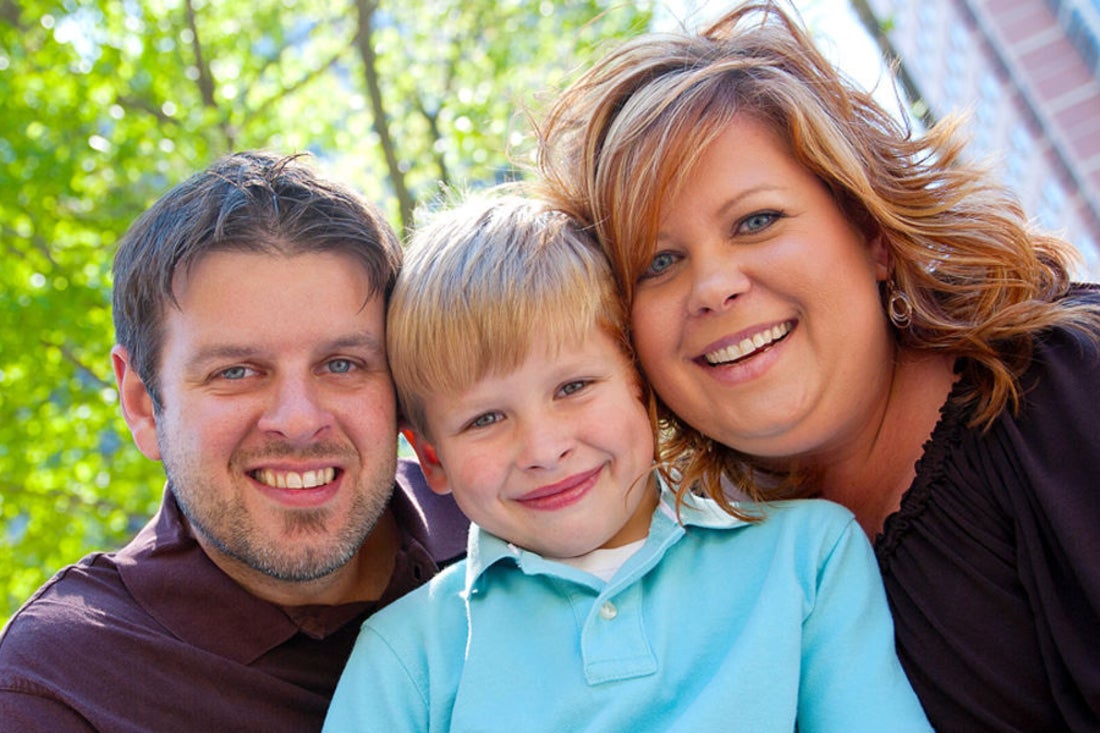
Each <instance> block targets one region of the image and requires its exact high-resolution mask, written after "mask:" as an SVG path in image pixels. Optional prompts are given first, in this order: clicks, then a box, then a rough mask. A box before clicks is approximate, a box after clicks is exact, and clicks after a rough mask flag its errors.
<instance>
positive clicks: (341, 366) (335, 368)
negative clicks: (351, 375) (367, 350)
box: [328, 359, 354, 374]
mask: <svg viewBox="0 0 1100 733" xmlns="http://www.w3.org/2000/svg"><path fill="white" fill-rule="evenodd" d="M353 367H354V364H352V363H351V361H350V360H349V359H333V360H332V361H330V362H329V363H328V368H329V371H331V372H335V373H336V374H347V373H348V372H350V371H351V370H352V368H353Z"/></svg>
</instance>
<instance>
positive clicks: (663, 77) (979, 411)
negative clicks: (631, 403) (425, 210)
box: [540, 3, 1100, 731]
mask: <svg viewBox="0 0 1100 733" xmlns="http://www.w3.org/2000/svg"><path fill="white" fill-rule="evenodd" d="M541 133H542V149H541V152H540V166H541V168H542V173H543V176H544V182H545V183H546V185H547V187H548V188H549V189H550V192H551V194H552V195H553V196H555V197H556V198H557V200H558V202H559V203H560V204H561V205H562V206H563V207H565V208H568V209H570V210H571V211H572V212H573V213H574V214H576V215H578V216H580V217H582V218H584V219H586V220H587V221H589V222H590V223H591V224H592V226H593V227H594V228H595V230H596V232H597V233H598V235H599V237H600V240H601V242H602V245H603V247H604V249H605V250H606V252H607V254H608V256H609V258H610V259H611V261H612V263H613V266H614V268H615V271H616V276H617V278H618V280H619V284H620V286H621V288H622V291H623V294H624V297H625V298H626V299H627V302H628V304H629V307H630V310H631V320H632V328H633V338H634V340H635V345H636V347H637V352H638V358H639V360H640V362H641V366H642V368H643V370H644V371H645V373H646V375H647V377H648V378H649V379H650V381H651V382H652V384H653V386H654V389H655V390H656V392H657V394H658V397H659V404H658V405H657V409H658V410H659V415H660V417H661V419H662V421H663V423H664V427H665V428H666V434H667V435H668V436H669V440H668V441H667V443H666V444H665V445H664V446H663V448H664V453H665V455H666V456H667V457H670V460H671V457H673V456H678V457H680V458H679V461H678V462H677V465H678V468H679V470H680V471H682V472H683V473H684V475H685V478H686V479H687V481H685V483H688V482H694V483H695V485H697V486H699V487H701V489H702V490H704V491H706V492H707V493H708V494H710V495H711V496H713V497H714V498H716V499H718V500H719V501H725V502H727V504H728V502H729V499H728V498H727V491H725V490H724V488H723V487H728V486H729V485H733V486H737V487H739V488H740V489H741V490H743V491H744V492H746V493H747V494H749V495H750V496H754V497H757V496H759V497H776V496H781V495H812V494H816V495H820V496H824V497H826V498H829V499H833V500H835V501H838V502H840V503H842V504H844V505H846V506H847V507H848V508H850V509H851V510H852V511H853V512H854V513H855V514H856V516H857V518H858V519H859V521H860V523H861V524H862V526H863V527H864V529H865V531H866V532H867V533H868V535H869V536H870V537H871V538H872V539H873V540H874V543H875V550H876V553H877V555H878V558H879V563H880V566H881V568H882V570H883V574H884V579H885V583H886V589H887V594H888V596H889V599H890V603H891V607H892V609H893V612H894V619H895V629H896V635H897V642H898V647H899V653H900V655H901V658H902V661H903V663H904V664H905V667H906V670H907V672H908V673H909V676H910V679H911V681H912V682H913V685H914V687H915V688H916V690H917V693H918V694H919V695H920V696H921V700H922V702H923V704H924V706H925V709H926V711H927V712H928V714H929V717H930V718H931V720H932V722H933V724H934V725H936V726H937V727H938V728H939V729H941V730H950V731H978V730H983V731H984V730H1026V731H1045V730H1067V729H1068V730H1095V729H1100V653H1098V651H1097V649H1098V647H1097V642H1096V641H1095V640H1096V639H1097V638H1100V490H1098V489H1097V486H1098V485H1100V444H1098V443H1097V441H1096V437H1095V436H1096V434H1097V432H1098V430H1100V418H1098V417H1096V416H1095V415H1094V410H1093V409H1091V407H1092V405H1093V404H1094V401H1095V398H1094V397H1092V396H1091V395H1092V394H1093V390H1094V389H1095V388H1096V385H1097V384H1100V349H1098V347H1097V343H1098V336H1097V334H1098V333H1100V289H1098V288H1097V287H1096V286H1081V285H1073V284H1072V283H1071V281H1070V269H1071V266H1072V264H1073V256H1074V255H1073V250H1072V248H1071V247H1070V246H1069V245H1068V244H1066V243H1065V242H1063V241H1061V240H1058V239H1056V238H1054V237H1051V236H1047V235H1045V234H1041V233H1038V232H1036V231H1033V230H1031V229H1030V228H1029V225H1028V223H1027V220H1026V219H1025V217H1024V215H1023V212H1022V211H1021V210H1020V207H1019V205H1018V204H1017V202H1016V201H1015V199H1014V198H1013V196H1012V195H1011V194H1010V193H1009V192H1008V191H1006V190H1004V189H1003V188H1001V187H1000V186H999V185H997V184H995V183H994V182H992V180H991V179H990V178H988V177H987V175H986V174H985V173H984V172H982V171H980V170H977V169H976V168H975V167H973V166H972V165H970V164H968V163H967V162H965V161H964V160H963V159H962V157H961V152H962V150H961V149H962V143H961V142H960V141H959V139H958V136H957V130H956V125H955V124H953V123H944V124H941V125H940V126H937V127H936V128H934V129H933V130H931V131H929V132H928V133H927V134H925V135H924V136H922V137H913V136H911V135H910V134H909V132H908V130H905V129H903V128H902V127H901V126H900V125H899V124H898V123H897V122H896V121H895V120H894V119H893V118H891V117H890V116H889V115H888V114H887V113H886V112H885V111H884V110H883V109H882V108H881V107H879V106H878V104H877V103H876V102H874V100H873V99H872V98H871V97H870V96H869V95H867V94H866V93H864V92H862V91H860V90H858V89H856V88H855V87H854V85H852V84H851V83H850V82H849V81H848V80H847V79H846V78H844V77H843V75H842V74H841V73H840V72H839V71H837V70H836V69H835V68H834V67H833V66H831V65H830V64H829V62H827V61H826V60H825V59H824V58H823V57H822V56H821V54H820V52H819V51H818V50H817V49H816V48H815V47H814V45H813V43H812V41H811V40H810V38H809V37H808V35H807V34H806V33H805V31H804V30H803V29H802V28H801V27H800V26H799V25H798V23H797V22H796V21H795V20H794V19H793V18H792V15H791V14H790V13H789V12H785V11H784V10H782V9H781V8H778V7H777V6H776V5H775V4H774V3H756V4H750V5H746V6H743V7H741V8H738V9H736V10H734V11H732V12H731V13H729V14H728V15H727V16H726V17H724V18H723V19H721V20H720V21H718V22H717V23H716V24H715V25H714V26H713V27H711V28H709V29H708V30H706V31H704V32H703V33H701V34H699V35H695V36H692V35H653V36H648V37H643V38H639V39H636V40H635V41H633V42H630V43H627V44H626V45H625V46H623V47H621V48H620V49H617V50H615V51H613V52H612V53H610V54H609V55H608V56H607V57H606V58H605V59H603V60H602V61H601V62H599V63H597V65H596V66H595V67H594V68H593V69H591V70H590V71H589V72H588V73H586V74H585V75H583V76H582V77H581V78H580V79H578V80H577V81H576V82H575V83H574V84H573V85H572V86H571V87H570V88H569V89H567V90H566V91H565V92H564V93H563V94H562V95H561V96H560V97H559V99H558V100H557V101H556V102H555V104H554V105H553V106H552V108H551V110H550V113H549V115H548V117H547V119H546V120H545V123H544V126H543V129H542V131H541ZM727 482H728V483H727Z"/></svg>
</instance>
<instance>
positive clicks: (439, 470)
mask: <svg viewBox="0 0 1100 733" xmlns="http://www.w3.org/2000/svg"><path fill="white" fill-rule="evenodd" d="M401 434H402V435H404V436H405V440H407V441H409V445H411V446H412V449H413V450H414V451H415V452H416V457H417V458H418V459H420V470H421V471H423V472H424V480H425V481H427V482H428V488H430V489H431V490H432V491H434V492H435V493H437V494H449V493H451V482H450V481H448V480H447V470H446V469H445V468H443V464H442V463H440V462H439V456H438V455H437V454H436V452H435V448H434V447H433V446H432V444H431V443H429V442H428V440H427V439H426V438H425V437H424V436H423V435H421V434H420V433H418V432H416V431H415V430H411V429H405V430H402V431H401Z"/></svg>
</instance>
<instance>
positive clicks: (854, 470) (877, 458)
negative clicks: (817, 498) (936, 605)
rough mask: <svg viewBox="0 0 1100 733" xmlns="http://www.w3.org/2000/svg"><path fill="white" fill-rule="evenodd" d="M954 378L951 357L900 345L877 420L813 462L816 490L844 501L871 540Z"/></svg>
mask: <svg viewBox="0 0 1100 733" xmlns="http://www.w3.org/2000/svg"><path fill="white" fill-rule="evenodd" d="M956 378H957V375H956V374H955V371H954V358H953V357H949V356H945V355H941V354H934V355H928V354H922V353H919V352H913V351H899V352H898V356H897V362H896V365H895V368H894V373H893V378H892V380H891V384H890V390H889V392H888V395H887V397H886V404H885V405H884V408H883V410H882V411H881V412H880V415H881V417H880V419H879V420H878V424H877V425H876V426H872V428H871V429H869V430H868V431H866V432H865V433H863V434H862V435H861V436H860V437H859V438H857V439H856V440H855V441H854V442H853V444H851V445H849V446H848V447H847V449H846V450H845V452H844V453H843V454H840V455H836V456H834V457H833V459H832V460H830V461H827V462H825V463H823V464H822V465H820V466H818V467H817V468H818V469H819V471H820V473H819V474H818V478H819V480H820V481H821V496H823V497H824V498H826V499H831V500H832V501H835V502H838V503H840V504H843V505H844V506H846V507H848V508H849V509H850V510H851V511H852V512H853V513H854V514H855V515H856V520H857V521H858V522H859V523H860V526H862V527H863V531H864V532H866V533H867V536H868V537H870V538H871V539H872V540H873V539H874V537H875V536H876V535H877V534H878V533H879V532H881V531H882V527H883V524H884V523H885V522H886V518H887V517H888V516H890V515H891V514H893V513H894V512H895V511H897V510H898V508H899V507H900V506H901V498H902V495H903V494H905V492H906V491H907V490H908V489H909V487H910V485H912V483H913V479H914V478H915V477H916V467H915V464H916V462H917V461H918V460H919V459H920V457H921V455H922V454H923V451H924V444H925V443H926V442H927V441H928V439H929V438H930V437H931V435H932V431H933V430H934V429H935V427H936V423H937V422H938V421H939V417H940V408H941V407H942V406H943V404H944V403H945V402H946V401H947V398H948V396H949V395H950V393H951V388H952V386H953V385H954V383H955V380H956Z"/></svg>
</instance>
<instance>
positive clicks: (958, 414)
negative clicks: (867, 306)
mask: <svg viewBox="0 0 1100 733" xmlns="http://www.w3.org/2000/svg"><path fill="white" fill-rule="evenodd" d="M1084 296H1085V297H1086V298H1087V299H1089V300H1093V301H1095V302H1097V303H1098V304H1100V289H1093V290H1091V291H1085V293H1084ZM1022 385H1023V387H1024V390H1025V393H1024V398H1023V400H1022V403H1021V408H1020V410H1019V412H1017V413H1016V414H1013V413H1012V411H1011V409H1010V410H1008V411H1006V412H1005V413H1004V414H1003V415H1002V416H1001V417H1000V418H998V419H997V421H996V422H995V423H994V424H993V426H992V427H991V428H990V429H989V430H988V431H983V430H981V429H980V428H978V429H975V428H970V427H967V424H966V423H967V418H968V413H967V412H966V411H965V410H964V409H962V408H960V407H959V406H958V405H957V404H956V401H955V400H953V399H949V400H948V402H947V404H946V405H945V406H944V407H943V408H942V410H941V416H940V421H939V423H938V425H937V426H936V428H935V430H934V431H933V433H932V436H931V438H930V440H929V442H928V443H927V444H926V446H925V449H924V455H923V457H922V458H921V460H920V461H919V462H918V463H917V477H916V479H915V480H914V482H913V485H912V486H911V487H910V488H909V490H908V491H907V492H906V494H905V496H904V497H903V498H902V503H901V508H900V510H899V511H898V512H896V513H895V514H893V515H891V516H890V517H889V518H888V519H887V521H886V524H885V528H884V531H883V533H882V534H881V535H880V536H879V537H878V538H877V539H876V542H875V551H876V553H877V555H878V559H879V564H880V566H881V568H882V573H883V579H884V581H885V584H886V592H887V595H888V596H889V599H890V605H891V608H892V610H893V613H894V623H895V629H896V634H897V642H898V653H899V655H900V656H901V660H902V663H903V665H904V666H905V669H906V671H907V672H908V674H909V678H910V680H911V681H912V683H913V687H914V688H915V689H916V691H917V694H918V695H919V696H920V698H921V701H922V702H923V704H924V706H925V710H926V711H927V713H928V716H929V718H930V719H931V721H932V723H933V725H935V726H936V728H937V729H938V730H941V731H965V732H966V733H971V732H973V731H1028V732H1029V733H1035V732H1038V731H1100V411H1098V408H1100V398H1098V396H1097V391H1098V390H1100V347H1098V346H1097V345H1095V344H1093V343H1091V342H1090V341H1089V340H1088V339H1087V338H1085V337H1083V336H1080V335H1076V334H1072V333H1069V332H1066V331H1053V332H1051V333H1049V334H1047V335H1046V336H1044V337H1043V338H1042V339H1041V340H1040V342H1039V343H1038V344H1037V348H1036V352H1035V357H1034V359H1033V362H1032V366H1031V367H1030V370H1029V371H1028V372H1027V374H1026V375H1025V376H1024V378H1023V380H1022ZM965 386H966V385H965V384H962V383H961V380H960V383H959V384H957V385H956V387H955V390H954V391H953V393H952V397H954V396H955V395H956V394H957V393H958V392H959V391H960V390H962V389H963V388H965Z"/></svg>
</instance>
